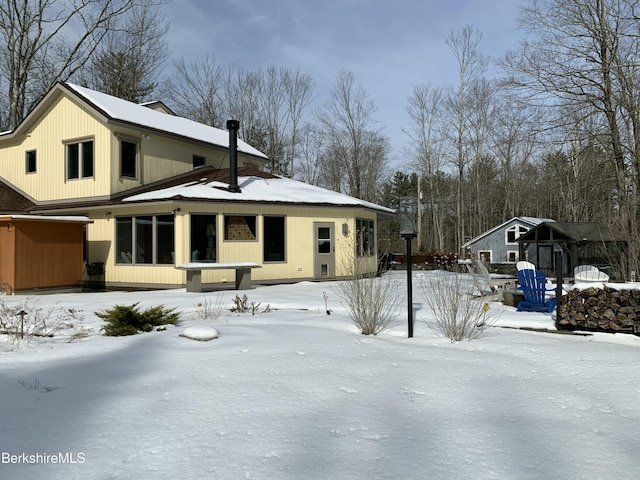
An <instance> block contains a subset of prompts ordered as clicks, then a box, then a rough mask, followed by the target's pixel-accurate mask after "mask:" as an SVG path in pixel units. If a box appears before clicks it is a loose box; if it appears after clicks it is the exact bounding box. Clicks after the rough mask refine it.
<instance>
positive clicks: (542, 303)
mask: <svg viewBox="0 0 640 480" xmlns="http://www.w3.org/2000/svg"><path fill="white" fill-rule="evenodd" d="M518 283H520V287H519V288H520V290H522V293H523V295H524V300H523V301H522V302H520V303H518V307H517V310H518V311H519V312H547V313H551V312H553V309H554V308H556V299H555V298H551V299H547V298H546V293H547V292H551V291H553V290H554V288H547V276H546V275H545V274H544V273H543V272H541V271H539V270H530V269H527V270H520V271H519V272H518Z"/></svg>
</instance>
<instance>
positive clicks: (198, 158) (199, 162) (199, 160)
mask: <svg viewBox="0 0 640 480" xmlns="http://www.w3.org/2000/svg"><path fill="white" fill-rule="evenodd" d="M206 161H207V159H206V158H205V157H203V156H202V155H194V156H193V168H198V167H204V164H205V162H206Z"/></svg>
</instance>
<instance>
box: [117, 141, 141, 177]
mask: <svg viewBox="0 0 640 480" xmlns="http://www.w3.org/2000/svg"><path fill="white" fill-rule="evenodd" d="M120 176H121V177H125V178H137V177H138V144H137V143H133V142H128V141H126V140H121V141H120Z"/></svg>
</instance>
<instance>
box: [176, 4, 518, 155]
mask: <svg viewBox="0 0 640 480" xmlns="http://www.w3.org/2000/svg"><path fill="white" fill-rule="evenodd" d="M519 3H520V2H519V1H518V0H448V1H447V0H392V1H388V0H387V1H383V0H322V1H305V0H216V1H211V0H174V1H173V2H172V3H171V4H168V5H166V6H165V7H164V8H165V12H166V18H167V20H168V21H169V22H170V29H169V33H168V38H167V40H168V43H169V48H170V55H171V57H172V58H174V59H175V58H185V59H186V60H190V59H197V58H199V57H200V56H202V55H203V54H205V53H212V54H213V55H215V57H216V59H217V60H218V62H219V63H221V64H228V63H232V64H233V65H235V66H237V67H241V68H245V69H254V68H261V67H262V68H263V67H267V66H269V65H275V66H285V67H288V68H298V67H299V68H300V70H301V71H302V72H304V73H308V74H310V75H312V76H313V77H314V79H315V80H316V102H315V103H316V105H321V104H322V103H324V102H325V101H326V100H327V99H328V96H329V93H330V91H331V89H332V86H333V82H334V80H335V77H336V74H337V73H338V71H339V70H340V69H341V68H346V69H348V70H351V71H352V72H353V73H354V74H355V76H356V80H357V82H358V83H359V84H361V85H362V86H363V87H364V88H365V90H366V91H367V93H368V94H369V95H370V96H371V98H372V99H373V100H374V101H375V104H376V106H377V112H376V120H378V121H379V122H380V126H381V127H384V133H385V135H387V136H388V137H389V138H390V139H391V143H392V146H393V156H394V157H395V158H396V159H399V158H400V157H401V156H402V149H403V146H404V145H405V144H406V143H407V138H406V136H405V135H404V134H403V133H402V131H401V128H402V126H406V125H407V124H408V118H407V115H406V113H405V111H406V103H407V102H406V99H407V97H408V96H409V94H410V93H411V90H412V88H413V86H414V85H417V84H420V83H431V84H433V85H454V84H455V82H456V77H457V65H456V60H455V58H454V57H453V55H452V53H451V51H450V50H449V47H447V45H446V44H445V40H446V38H447V36H448V35H449V33H450V31H451V30H452V29H453V30H458V29H460V28H462V27H463V26H465V25H467V24H470V25H473V26H474V27H476V28H477V29H478V30H479V31H481V32H482V33H483V40H482V42H481V44H480V49H481V51H482V52H483V53H484V54H486V55H488V56H493V57H497V56H501V55H502V54H503V53H505V52H506V51H507V50H508V49H511V48H514V47H515V46H516V44H517V39H518V38H519V36H520V35H519V33H518V31H517V29H516V15H517V12H518V5H519Z"/></svg>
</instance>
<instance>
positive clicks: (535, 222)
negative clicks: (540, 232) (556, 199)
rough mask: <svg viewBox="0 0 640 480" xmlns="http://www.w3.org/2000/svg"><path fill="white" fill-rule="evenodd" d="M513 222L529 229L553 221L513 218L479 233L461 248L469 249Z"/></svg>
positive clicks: (547, 219)
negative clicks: (522, 224)
mask: <svg viewBox="0 0 640 480" xmlns="http://www.w3.org/2000/svg"><path fill="white" fill-rule="evenodd" d="M515 222H520V223H524V224H525V225H528V226H529V227H532V228H533V227H536V226H538V225H540V224H541V223H543V222H555V220H551V219H549V218H536V217H513V218H511V219H509V220H507V221H506V222H504V223H501V224H500V225H498V226H497V227H493V228H492V229H490V230H487V231H486V232H484V233H481V234H480V235H478V236H477V237H475V238H472V239H471V240H469V241H468V242H466V243H464V244H463V245H462V247H463V248H467V247H470V246H471V245H473V244H474V243H476V242H477V241H478V240H481V239H483V238H484V237H486V236H488V235H491V234H492V233H493V232H496V231H498V230H500V229H502V228H504V227H506V226H507V225H509V224H510V223H515Z"/></svg>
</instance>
